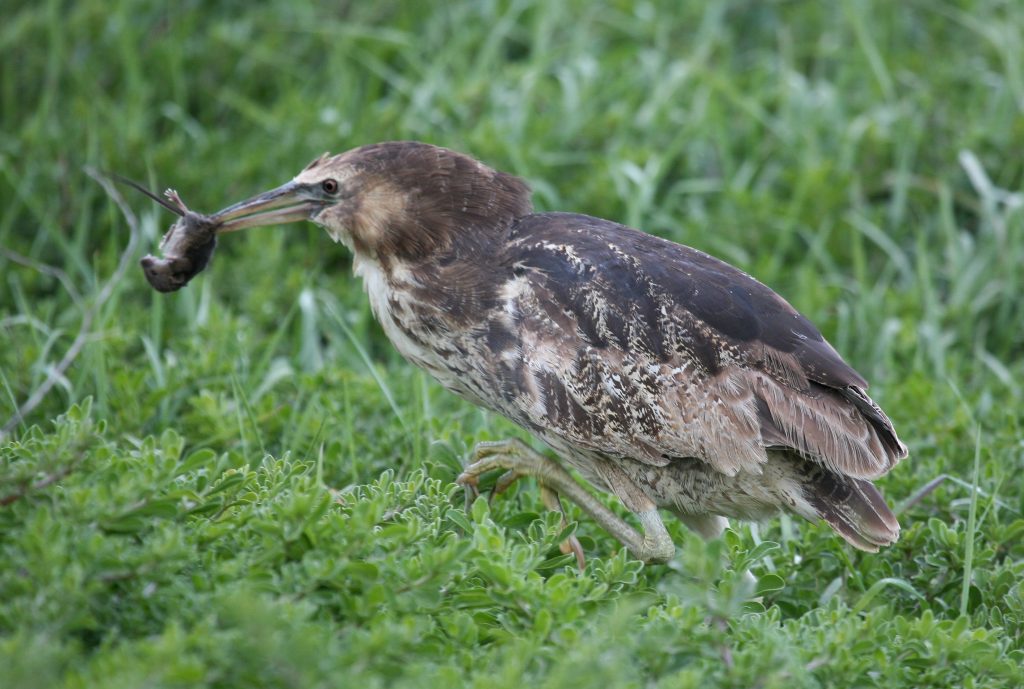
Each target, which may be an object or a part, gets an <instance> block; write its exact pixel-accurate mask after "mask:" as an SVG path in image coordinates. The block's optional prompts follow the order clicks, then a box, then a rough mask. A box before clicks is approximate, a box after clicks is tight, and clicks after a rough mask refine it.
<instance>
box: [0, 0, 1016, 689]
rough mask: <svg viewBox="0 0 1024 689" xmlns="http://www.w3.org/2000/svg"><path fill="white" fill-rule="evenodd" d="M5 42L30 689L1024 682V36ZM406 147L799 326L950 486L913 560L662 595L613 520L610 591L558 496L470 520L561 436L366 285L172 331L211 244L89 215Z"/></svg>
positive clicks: (570, 6) (600, 536) (238, 9)
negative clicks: (498, 447)
mask: <svg viewBox="0 0 1024 689" xmlns="http://www.w3.org/2000/svg"><path fill="white" fill-rule="evenodd" d="M3 15H4V19H3V22H2V26H0V423H2V424H5V425H6V426H9V428H7V429H6V432H5V434H4V436H3V438H2V439H0V686H11V687H30V686H40V687H43V686H45V687H53V686H68V687H85V686H89V687H98V686H110V687H121V686H133V687H138V686H154V687H157V686H160V687H163V686H211V687H236V686H339V685H346V684H351V685H352V686H361V687H362V686H366V687H372V686H434V685H436V686H487V687H503V686H509V687H520V686H522V684H523V683H524V682H530V683H532V684H534V685H536V686H559V687H568V686H595V685H596V684H598V683H600V684H603V685H606V686H635V687H649V686H673V687H676V686H678V687H685V686H701V687H710V686H742V687H749V686H764V687H772V686H785V687H796V686H800V687H803V686H808V687H817V686H890V687H902V686H907V687H918V686H956V687H961V686H963V687H967V686H970V687H1003V686H1007V687H1009V686H1020V685H1021V684H1022V683H1024V677H1022V673H1021V664H1022V663H1024V584H1022V581H1024V542H1022V537H1024V519H1022V513H1024V472H1022V471H1021V470H1022V468H1024V444H1022V442H1021V426H1022V421H1024V411H1022V410H1024V407H1022V400H1021V395H1022V390H1021V386H1022V385H1024V365H1022V363H1021V354H1022V352H1024V329H1022V327H1021V322H1022V316H1024V300H1022V299H1021V292H1022V287H1024V277H1022V275H1024V271H1022V270H1021V266H1022V262H1024V227H1022V225H1024V220H1022V217H1024V209H1022V207H1024V192H1022V187H1024V156H1022V155H1021V151H1022V150H1024V115H1022V112H1024V5H1022V4H1021V3H1019V2H1015V1H1013V0H1004V1H996V0H988V1H986V0H977V1H971V0H960V1H956V2H944V1H943V2H925V1H923V0H916V1H911V2H904V3H885V2H857V1H853V0H851V1H848V2H835V3H809V2H792V1H766V2H753V1H749V2H739V1H734V2H707V3H697V2H686V3H677V2H668V1H665V2H640V3H634V2H611V1H609V2H582V1H567V2H540V1H538V0H522V1H520V2H486V1H482V2H470V1H456V2H445V3H440V2H438V3H430V2H423V3H412V2H408V3H405V2H372V3H371V2H339V3H307V2H302V3H298V2H284V1H279V0H274V1H271V2H265V3H238V2H225V3H200V2H183V3H178V4H177V5H172V4H169V3H156V2H142V1H136V2H98V1H97V0H80V1H79V2H74V3H69V2H36V3H22V2H7V3H5V5H4V8H3ZM391 139H419V140H423V141H428V142H431V143H435V144H439V145H443V146H448V147H451V148H455V149H458V150H460V151H464V152H466V153H470V154H472V155H474V156H476V157H477V158H479V159H481V160H483V161H485V162H486V163H488V164H490V165H492V166H494V167H497V168H499V169H502V170H505V171H508V172H512V173H515V174H518V175H520V176H522V177H524V178H526V179H527V180H528V181H529V182H530V184H531V185H532V187H533V189H534V191H535V204H536V206H537V207H538V208H539V209H542V210H564V211H576V212H583V213H589V214H592V215H597V216H601V217H605V218H609V219H612V220H616V221H620V222H625V223H627V224H630V225H634V226H637V227H640V228H643V229H644V230H646V231H649V232H652V233H656V234H660V235H662V236H666V237H669V238H671V239H673V240H676V241H680V242H684V243H686V244H689V245H692V246H695V247H698V248H700V249H703V250H705V251H708V252H710V253H712V254H715V255H717V256H719V257H721V258H724V259H726V260H728V261H730V262H732V263H734V264H736V265H738V266H739V267H741V268H743V269H744V270H746V271H747V272H750V273H751V274H753V275H754V276H756V277H757V278H759V279H760V280H762V281H763V282H765V283H767V284H769V285H770V286H772V287H774V288H775V289H776V290H778V291H779V292H780V293H782V294H783V295H784V296H786V297H787V298H788V299H789V300H790V301H791V302H792V303H793V304H794V305H795V306H796V307H797V308H799V309H800V310H801V311H803V312H804V313H805V314H807V315H808V316H809V317H810V318H811V319H812V320H813V321H814V322H815V323H817V324H818V325H819V327H820V328H821V329H822V331H823V332H824V333H825V335H826V337H828V338H829V339H830V340H831V341H832V342H833V344H835V345H836V347H837V349H839V351H840V352H842V353H843V355H844V356H845V357H846V358H847V359H848V360H849V361H850V363H851V364H853V365H854V367H855V368H857V369H858V370H859V371H860V372H861V373H863V374H864V375H865V376H866V377H867V378H868V379H869V380H871V381H872V383H873V386H872V394H873V396H874V397H875V399H876V400H878V401H879V402H880V403H881V404H882V405H883V406H884V407H885V409H886V410H887V411H888V413H889V415H890V416H891V417H892V418H893V421H894V422H895V424H896V427H897V429H898V430H899V432H900V435H901V436H902V437H903V439H904V440H905V441H906V442H907V443H908V445H909V446H910V448H911V457H910V459H908V460H907V461H906V462H904V463H903V464H901V465H900V466H899V467H897V468H896V469H895V470H894V472H893V473H892V474H891V475H890V476H889V477H887V478H886V479H885V480H883V481H882V483H881V485H882V487H883V489H884V490H885V492H886V494H887V496H888V497H889V498H890V501H891V502H893V503H894V504H895V505H897V506H899V508H900V510H901V515H900V517H901V521H902V522H903V524H904V535H903V538H902V540H901V541H900V543H899V544H897V545H896V546H895V547H893V548H891V549H888V550H886V551H885V552H883V553H880V554H877V555H865V554H862V553H856V552H852V551H851V550H849V549H848V548H847V547H845V546H843V545H842V544H841V542H840V541H839V539H837V538H835V537H834V536H833V535H832V534H831V533H830V532H829V531H828V530H827V529H825V528H823V527H819V526H813V525H810V524H804V523H798V522H794V521H791V520H788V519H782V520H775V521H773V522H770V523H768V524H764V525H760V526H755V527H751V526H737V527H736V530H735V531H734V532H730V533H729V535H728V537H727V538H726V539H725V540H724V541H722V542H718V543H712V544H703V543H702V542H701V541H700V540H699V539H697V538H696V537H693V536H692V535H690V534H688V533H686V531H685V529H683V528H682V527H681V526H680V525H678V524H673V525H672V526H671V529H672V533H673V535H674V537H675V538H676V542H677V544H679V545H680V546H681V547H680V552H679V556H678V557H677V559H676V561H674V562H672V563H670V564H669V565H667V566H655V567H647V568H642V567H640V565H639V564H638V563H636V562H634V561H632V560H630V558H629V557H628V555H627V554H626V553H623V552H622V551H621V549H620V547H619V546H618V544H617V543H616V542H615V541H614V540H612V539H610V538H609V537H608V536H607V535H606V534H604V533H603V532H601V531H600V529H598V528H597V527H596V526H595V525H593V524H592V523H590V522H589V521H588V520H587V519H585V518H583V519H581V520H580V523H579V525H578V531H577V533H578V534H579V536H580V538H581V540H582V541H583V542H584V545H585V547H586V549H587V551H588V557H589V558H590V561H589V566H588V569H587V570H586V571H585V572H582V573H580V572H577V571H575V570H574V568H573V567H572V566H571V563H570V562H569V560H568V559H567V558H566V557H564V556H561V554H560V553H559V551H558V549H557V543H558V542H559V540H560V539H559V536H560V531H561V528H560V525H559V524H558V522H557V520H556V519H554V518H553V517H551V516H550V515H546V514H544V512H543V509H542V507H541V505H540V503H539V501H538V499H537V497H536V491H535V490H533V489H532V487H530V486H528V485H524V486H522V487H518V488H517V489H516V490H515V491H513V492H512V494H511V495H508V496H506V497H503V498H500V499H496V500H495V501H494V503H493V504H492V505H491V506H490V509H488V508H487V505H486V504H485V503H484V502H482V501H481V502H478V503H477V504H476V505H475V506H474V509H473V510H472V511H471V513H470V514H468V515H467V514H466V513H465V512H464V511H463V509H462V496H461V492H460V491H458V490H457V489H456V488H455V487H454V486H453V485H452V481H453V480H454V477H455V476H456V475H457V472H458V467H459V465H460V462H461V461H462V459H463V458H464V457H465V455H466V452H467V451H468V448H470V447H472V445H473V443H474V442H476V441H479V440H483V439H498V438H501V437H505V436H507V435H510V434H516V433H518V431H516V430H515V429H513V428H512V427H511V426H510V425H509V424H507V423H506V422H504V421H503V420H501V419H497V418H495V417H493V416H491V415H488V414H485V413H483V412H481V411H479V410H476V409H475V408H473V407H471V406H469V405H468V404H466V403H463V402H461V401H459V400H456V399H454V398H452V397H451V396H449V395H447V394H446V393H445V392H444V391H442V390H441V389H440V388H438V387H437V386H436V385H435V384H434V383H433V382H432V381H430V380H429V379H428V378H427V377H426V376H424V375H423V374H421V373H420V372H419V371H416V370H414V369H412V368H411V367H410V366H408V365H407V364H405V363H404V362H402V361H401V360H400V358H399V357H398V356H397V355H396V354H395V353H394V352H393V351H392V349H391V347H390V345H389V344H388V343H387V341H386V340H385V339H384V337H383V335H382V333H381V332H380V330H379V329H378V328H377V326H376V325H375V323H374V322H373V321H372V318H371V316H370V314H369V309H368V307H367V305H366V304H365V297H364V296H363V294H362V288H361V285H360V284H359V283H358V281H357V280H356V279H354V278H353V277H352V276H351V274H350V270H349V263H350V257H349V256H348V255H347V253H346V251H345V249H344V248H342V247H340V246H338V245H335V244H334V243H332V242H331V241H330V240H329V239H328V238H327V237H326V236H325V235H324V234H323V233H322V232H321V231H320V230H318V229H316V228H315V227H314V226H312V225H309V224H306V225H293V226H287V227H283V228H276V229H275V228H265V229H260V230H253V231H250V232H245V233H241V234H240V235H238V236H229V237H226V238H224V239H223V240H222V241H221V243H220V248H219V250H218V254H217V256H216V257H215V259H214V262H213V264H212V266H211V267H210V268H209V269H208V270H207V271H206V272H205V273H203V274H202V275H201V276H200V277H198V278H197V279H196V280H195V281H194V282H193V283H192V284H191V285H189V286H188V287H187V288H186V289H184V290H182V291H181V292H178V293H175V294H173V295H161V294H157V293H155V292H153V291H152V290H150V289H149V287H148V285H147V284H146V283H145V280H144V279H143V276H142V272H141V270H140V269H139V268H138V266H137V260H138V258H140V257H141V255H142V254H144V253H146V252H149V251H154V250H155V247H156V244H157V242H158V241H159V238H160V236H161V234H162V232H163V231H164V229H165V228H166V227H167V225H168V224H169V223H170V221H171V220H172V217H171V216H170V215H169V214H167V213H166V212H164V211H161V210H160V209H159V208H157V207H156V206H155V204H153V203H152V202H150V201H148V200H147V199H145V198H144V197H142V196H141V195H139V194H137V193H135V192H133V191H132V190H130V189H120V190H119V193H120V194H122V195H123V209H122V208H121V207H119V205H118V204H117V203H116V198H114V197H112V196H111V195H110V194H109V193H108V192H107V191H105V190H104V189H103V188H102V187H101V186H100V184H99V183H98V182H97V181H96V180H95V179H93V178H92V177H90V176H89V174H87V168H89V167H91V168H96V169H100V170H108V171H114V172H117V173H120V174H122V175H125V176H127V177H130V178H134V179H137V180H139V181H141V182H143V183H144V184H147V185H148V186H150V187H151V188H153V189H154V190H162V189H163V188H165V187H169V186H172V187H174V188H176V189H177V190H178V191H179V192H180V193H181V195H182V196H183V198H184V199H185V200H186V201H187V202H188V203H189V204H190V205H191V206H192V207H194V208H197V209H199V210H206V211H212V210H215V209H217V208H220V207H223V206H224V205H226V204H228V203H231V202H233V201H236V200H239V199H240V198H243V197H246V196H249V195H251V194H253V193H256V192H258V191H262V190H264V189H267V188H270V187H272V186H276V185H278V184H280V183H282V182H284V181H286V180H288V179H290V178H291V177H292V176H294V175H295V174H296V173H297V172H298V171H299V170H300V169H301V168H302V167H303V166H304V165H305V164H306V163H307V162H308V161H309V160H310V159H312V158H313V157H314V156H316V155H318V154H320V153H321V152H323V151H332V152H339V151H342V150H345V149H348V148H351V147H355V146H358V145H361V144H364V143H369V142H374V141H382V140H391ZM123 211H127V212H129V213H131V214H132V216H133V217H132V218H128V217H126V216H125V214H124V212H123ZM133 220H134V222H133ZM133 226H134V228H135V231H134V232H133V230H132V228H133ZM44 391H45V394H43V392H44ZM37 401H38V402H39V403H38V404H36V402H37ZM73 405H77V406H73ZM26 408H27V412H26V413H25V414H24V418H23V419H22V418H20V414H19V410H25V409H26ZM69 409H70V411H68V410H69ZM942 477H944V478H942ZM936 480H939V483H938V485H937V486H935V485H932V482H933V481H936ZM609 504H612V503H611V502H609ZM570 514H571V515H573V516H574V517H579V513H578V512H577V511H575V510H571V511H570ZM723 553H724V554H723ZM745 568H750V570H751V571H752V572H753V573H754V574H755V576H756V577H757V578H758V589H757V590H751V589H749V588H747V587H745V585H744V582H743V579H742V577H740V576H739V574H738V573H739V572H742V571H743V570H744V569H745Z"/></svg>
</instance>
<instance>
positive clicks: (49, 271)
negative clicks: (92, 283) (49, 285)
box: [0, 247, 82, 307]
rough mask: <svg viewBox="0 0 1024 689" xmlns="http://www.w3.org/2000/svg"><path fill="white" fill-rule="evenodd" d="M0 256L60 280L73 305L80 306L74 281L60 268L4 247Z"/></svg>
mask: <svg viewBox="0 0 1024 689" xmlns="http://www.w3.org/2000/svg"><path fill="white" fill-rule="evenodd" d="M0 256H3V257H4V258H6V259H7V260H8V261H13V262H14V263H17V264H18V265H22V266H25V267H26V268H31V269H32V270H35V271H36V272H39V273H42V274H43V275H49V276H50V277H54V278H57V280H59V281H60V284H61V285H63V286H64V289H65V290H67V293H68V295H69V296H70V297H71V301H73V302H75V306H79V307H80V306H81V305H82V297H81V295H80V294H78V290H77V289H76V288H75V283H73V282H71V278H70V277H68V274H67V273H65V272H64V271H63V270H61V269H60V268H58V267H56V266H51V265H49V264H46V263H41V262H40V261H37V260H35V259H33V258H29V257H28V256H22V255H21V254H19V253H18V252H17V251H11V250H10V249H7V248H4V247H0Z"/></svg>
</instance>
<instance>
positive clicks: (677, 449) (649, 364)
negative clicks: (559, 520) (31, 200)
mask: <svg viewBox="0 0 1024 689" xmlns="http://www.w3.org/2000/svg"><path fill="white" fill-rule="evenodd" d="M212 218H213V221H215V222H216V223H220V225H219V227H218V228H217V231H218V232H220V233H223V232H230V231H234V230H239V229H243V228H248V227H255V226H259V225H269V224H278V223H285V222H292V221H300V220H310V221H312V222H313V223H315V224H317V225H319V226H321V227H323V228H324V229H325V230H326V231H327V233H328V234H329V235H330V236H331V237H332V238H333V239H334V240H336V241H339V242H342V243H343V244H345V245H346V246H347V247H348V248H349V249H351V251H352V253H353V257H354V259H353V263H354V269H355V274H356V275H358V276H361V277H362V278H363V281H364V287H365V289H366V292H367V294H368V295H369V299H370V306H371V307H372V310H373V313H374V316H375V317H376V319H377V320H378V321H379V322H380V325H381V326H382V328H383V330H384V333H385V334H386V335H387V337H388V339H389V340H391V342H392V343H393V344H394V346H395V347H396V348H397V349H398V351H399V352H401V354H402V356H404V357H405V358H406V359H407V360H409V361H410V362H412V363H413V364H415V365H417V366H419V367H421V368H423V369H424V370H426V371H427V372H428V373H429V374H430V375H431V376H433V377H434V378H435V379H436V380H437V381H438V382H440V383H441V385H443V386H444V387H445V388H447V389H448V390H450V391H451V392H453V393H455V394H457V395H459V396H461V397H463V398H465V399H467V400H469V401H471V402H473V403H474V404H477V405H479V406H481V407H484V408H486V409H490V410H492V411H495V412H497V413H499V414H502V415H503V416H505V417H507V418H509V419H511V420H512V421H514V422H515V423H517V424H519V425H520V426H522V427H523V428H525V429H527V430H528V431H529V432H531V433H532V434H533V435H535V436H536V437H537V438H539V439H540V440H542V441H543V442H544V443H546V444H547V445H548V447H550V448H551V449H552V450H554V452H555V453H556V454H557V455H558V457H560V458H561V459H562V460H563V461H564V463H565V464H567V465H568V466H569V467H572V468H573V469H576V470H577V471H578V472H579V474H580V475H582V476H583V478H584V479H585V480H586V481H588V482H589V483H590V484H592V485H593V486H595V487H596V488H598V489H600V490H603V491H607V492H610V493H612V494H614V495H615V496H617V497H618V498H619V500H621V501H622V503H623V505H625V507H626V508H627V509H628V510H629V511H630V512H632V513H633V514H634V515H635V516H636V519H637V520H638V522H639V524H640V527H641V528H640V530H637V529H636V528H634V526H632V525H631V524H630V523H629V522H628V521H627V520H624V519H623V518H621V517H620V516H619V515H618V514H617V513H616V512H615V511H613V510H611V509H609V508H608V507H607V506H606V505H605V504H604V503H603V502H602V501H601V500H599V499H597V498H595V497H594V496H593V495H591V493H590V492H588V491H587V490H586V489H585V488H584V487H583V486H582V485H581V484H580V483H578V482H577V481H576V480H575V479H574V478H573V476H572V475H571V474H569V473H568V472H567V471H566V469H565V468H564V467H563V466H562V465H561V464H560V463H559V462H557V461H555V460H553V459H549V458H548V457H546V456H545V455H542V454H540V453H538V452H535V451H533V450H531V449H529V448H528V447H527V446H526V445H524V444H522V443H520V442H516V441H506V442H494V443H484V444H482V445H480V446H478V447H477V448H476V450H475V452H474V455H473V456H472V458H471V460H472V461H471V462H470V463H469V464H468V466H466V467H465V468H464V471H463V473H462V474H461V476H459V478H458V480H459V482H460V483H461V484H463V485H464V486H465V487H466V489H467V491H474V490H475V487H476V484H477V479H478V477H480V476H481V475H482V474H484V473H485V472H489V471H491V470H497V469H501V470H504V471H505V472H506V473H505V474H504V475H503V476H502V478H501V479H499V481H498V484H497V485H498V487H499V488H503V487H506V486H507V485H508V484H509V483H510V482H511V481H512V480H514V479H516V478H518V477H521V476H532V477H535V478H536V479H537V481H538V483H539V484H540V486H541V495H542V498H543V499H544V502H545V504H546V505H548V506H549V507H551V508H553V509H560V507H561V506H560V503H559V497H558V496H560V495H561V496H564V497H566V498H569V499H571V500H573V501H575V502H576V503H577V504H578V505H579V506H580V508H581V509H582V510H583V511H584V512H585V513H587V514H588V515H590V516H591V517H592V518H593V519H594V520H596V521H597V522H598V523H599V524H600V525H601V526H602V527H603V528H604V529H606V530H607V531H608V532H609V533H611V534H612V535H614V536H615V537H616V538H618V539H619V540H620V541H621V542H622V543H623V544H624V545H625V546H626V547H627V548H628V549H629V551H630V552H631V553H632V554H633V555H634V556H635V557H637V558H638V559H640V560H643V561H645V562H659V561H665V560H667V559H669V558H671V557H672V556H673V554H674V552H675V546H674V544H673V542H672V539H671V537H670V536H669V534H668V531H667V530H666V529H665V526H664V523H663V522H662V518H661V514H660V512H659V510H660V509H664V510H667V511H668V512H671V513H674V514H675V515H677V516H678V517H679V518H680V519H681V520H682V521H683V522H684V523H685V524H686V525H687V526H689V527H690V528H691V529H693V530H694V531H696V532H697V533H699V534H701V535H702V536H704V537H706V538H710V537H714V536H716V535H718V534H720V533H721V531H722V529H723V528H724V527H725V524H726V518H730V517H733V518H738V519H746V520H760V519H764V518H767V517H769V516H772V515H774V514H776V513H778V512H779V511H780V510H785V511H788V512H792V513H795V514H797V515H800V516H801V517H804V518H806V519H808V520H811V521H816V520H824V521H825V522H827V523H828V524H829V525H830V526H831V527H832V528H833V529H834V530H835V531H836V532H837V533H838V534H839V535H840V536H842V537H843V538H844V539H846V541H848V542H849V543H850V544H851V545H853V546H854V547H855V548H859V549H861V550H867V551H875V550H877V549H878V547H879V546H883V545H889V544H891V543H893V542H894V541H895V540H896V539H897V537H898V535H899V524H898V522H897V521H896V518H895V517H894V516H893V513H892V512H891V511H890V510H889V508H888V506H887V505H886V503H885V501H884V499H883V498H882V496H881V494H880V493H879V491H878V490H877V489H876V488H875V486H874V485H873V484H872V483H871V480H872V479H875V478H878V477H880V476H882V475H883V474H885V473H886V472H888V471H889V470H890V469H891V468H892V467H893V466H894V465H895V464H896V463H897V462H898V461H899V460H900V459H902V458H903V457H905V456H906V454H907V449H906V447H905V446H904V445H903V443H901V442H900V440H899V439H898V438H897V436H896V432H895V430H894V429H893V425H892V423H891V422H890V420H889V418H888V417H887V416H886V415H885V413H884V412H883V411H882V410H881V409H880V408H879V407H878V405H876V404H875V403H874V402H873V401H872V400H871V398H870V397H868V395H867V394H866V392H865V390H866V389H867V382H866V381H865V380H864V378H863V377H861V376H860V375H859V374H858V373H857V372H856V371H855V370H854V369H853V368H851V367H850V366H849V365H848V364H847V363H846V362H845V361H843V359H842V358H841V357H840V355H839V354H838V353H837V352H836V350H835V349H834V348H833V347H832V346H831V345H830V344H829V343H828V342H827V341H826V340H825V339H824V338H823V337H822V335H821V333H820V332H818V330H817V329H816V328H815V327H814V325H812V324H811V322H810V321H809V320H808V319H807V318H805V317H804V316H803V315H801V314H800V313H798V312H797V311H796V309H794V308H793V307H792V306H790V305H789V303H788V302H786V301H785V300H784V299H783V298H782V297H780V296H779V295H778V294H776V293H775V292H773V291H772V290H771V289H769V288H768V287H766V286H765V285H763V284H761V283H760V282H758V281H757V280H755V279H754V278H752V277H751V276H749V275H747V274H745V273H743V272H741V271H740V270H738V269H736V268H734V267H732V266H730V265H728V264H726V263H724V262H722V261H720V260H718V259H716V258H714V257H712V256H709V255H708V254H706V253H703V252H701V251H698V250H696V249H692V248H689V247H686V246H682V245H679V244H676V243H673V242H671V241H667V240H665V239H660V238H658V237H655V236H652V235H649V234H645V233H643V232H640V231H638V230H635V229H632V228H629V227H625V226H623V225H620V224H617V223H614V222H610V221H608V220H601V219H599V218H594V217H589V216H586V215H578V214H574V213H534V212H533V209H532V204H531V200H530V190H529V187H528V186H527V185H526V184H525V183H524V182H523V181H522V180H521V179H519V178H517V177H514V176H512V175H509V174H506V173H503V172H499V171H497V170H494V169H492V168H490V167H488V166H486V165H484V164H483V163H480V162H478V161H476V160H474V159H473V158H470V157H469V156H466V155H463V154H460V153H457V152H455V151H451V150H447V149H444V148H439V147H437V146H431V145H428V144H423V143H414V142H391V143H380V144H374V145H369V146H363V147H360V148H356V149H353V150H351V151H348V152H346V153H342V154H339V155H333V156H331V155H327V154H325V155H323V156H321V157H319V158H317V159H316V160H314V161H313V162H311V163H310V164H309V165H308V166H306V168H305V169H304V170H302V171H301V172H300V173H299V174H298V176H297V177H295V178H294V179H293V180H292V181H290V182H288V183H287V184H285V185H283V186H281V187H278V188H276V189H273V190H272V191H268V192H266V193H264V194H260V195H258V196H256V197H254V198H251V199H249V200H247V201H242V202H241V203H238V204H235V205H234V206H231V207H229V208H226V209H225V210H223V211H221V212H220V213H218V214H216V215H215V216H212ZM569 545H570V546H571V547H572V548H573V550H575V551H576V554H577V557H582V553H581V552H580V550H579V544H578V541H575V540H572V541H570V542H569Z"/></svg>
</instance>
